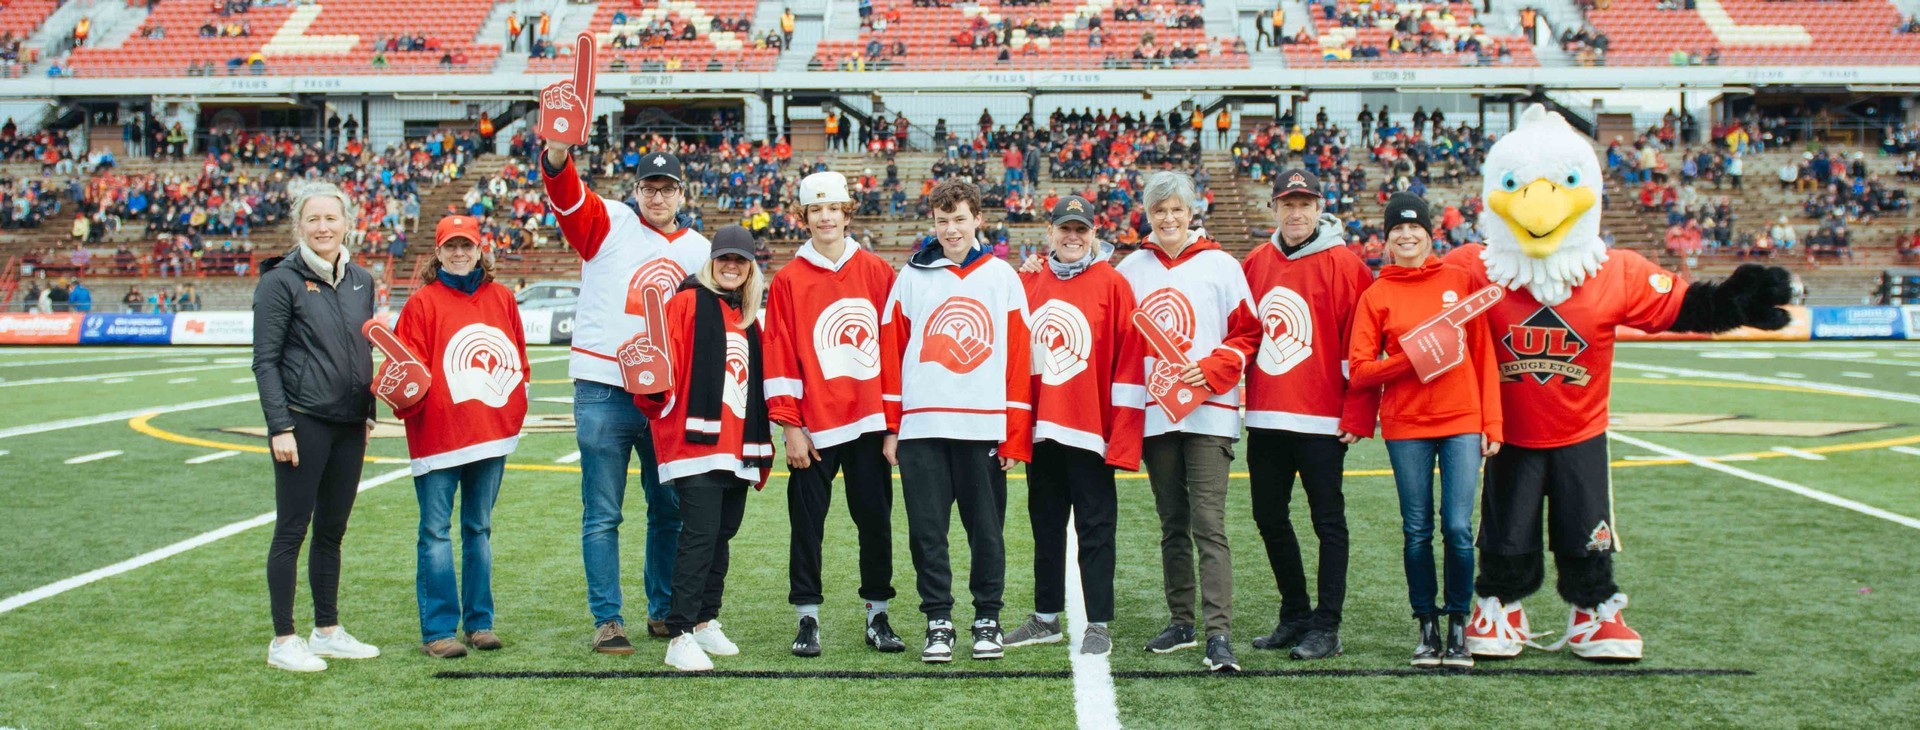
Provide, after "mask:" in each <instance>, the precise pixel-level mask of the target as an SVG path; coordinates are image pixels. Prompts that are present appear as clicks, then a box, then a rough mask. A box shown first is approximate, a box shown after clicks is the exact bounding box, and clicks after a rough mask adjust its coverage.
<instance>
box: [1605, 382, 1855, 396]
mask: <svg viewBox="0 0 1920 730" xmlns="http://www.w3.org/2000/svg"><path fill="white" fill-rule="evenodd" d="M1613 382H1616V383H1632V384H1634V385H1684V386H1687V387H1689V388H1738V389H1741V390H1773V391H1780V392H1783V393H1812V394H1814V395H1841V396H1846V397H1849V398H1872V397H1873V396H1871V395H1866V394H1862V393H1836V392H1834V391H1830V390H1820V389H1817V388H1808V387H1804V386H1799V385H1774V384H1771V383H1725V382H1721V381H1718V380H1654V379H1652V378H1614V379H1613Z"/></svg>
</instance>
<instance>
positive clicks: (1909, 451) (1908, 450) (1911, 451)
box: [0, 446, 1920, 456]
mask: <svg viewBox="0 0 1920 730" xmlns="http://www.w3.org/2000/svg"><path fill="white" fill-rule="evenodd" d="M1887 450H1888V451H1891V452H1893V453H1896V454H1906V455H1908V456H1920V449H1916V448H1914V447H1912V446H1889V447H1887ZM5 453H7V452H5V451H0V454H5Z"/></svg>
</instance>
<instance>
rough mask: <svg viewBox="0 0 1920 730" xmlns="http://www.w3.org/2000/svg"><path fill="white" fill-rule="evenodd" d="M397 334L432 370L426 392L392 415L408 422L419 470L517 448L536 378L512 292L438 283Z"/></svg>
mask: <svg viewBox="0 0 1920 730" xmlns="http://www.w3.org/2000/svg"><path fill="white" fill-rule="evenodd" d="M393 333H394V335H395V336H397V337H399V338H400V341H401V342H402V343H405V344H406V346H407V349H408V350H411V351H413V354H414V356H415V357H418V358H420V363H421V364H422V365H425V366H427V370H428V371H429V372H431V373H432V374H433V387H431V388H428V389H427V396H426V397H425V398H421V399H420V400H419V402H417V403H414V404H413V406H412V407H409V408H407V409H406V410H404V411H396V412H395V413H394V414H393V415H394V416H396V417H398V418H400V420H402V421H405V422H406V424H407V455H408V456H409V457H411V458H412V460H413V462H412V470H413V475H414V476H420V475H422V474H426V473H427V472H430V471H435V470H438V469H445V468H447V467H452V466H459V465H461V464H471V463H473V462H476V461H479V460H481V459H490V458H493V457H496V456H506V455H507V454H511V453H513V450H514V448H515V447H517V446H518V445H519V444H520V426H521V424H522V423H524V422H525V421H526V418H527V383H528V382H529V381H530V380H531V374H530V372H529V370H528V364H527V337H526V334H525V333H524V332H522V331H521V329H520V308H519V307H518V306H517V305H516V304H514V301H513V290H511V289H508V288H507V287H505V286H503V285H501V284H499V283H497V282H490V283H487V284H483V285H481V287H480V288H479V289H478V290H476V291H475V292H474V293H473V294H472V295H471V296H469V295H467V294H463V293H461V292H459V291H458V290H455V289H453V288H452V287H449V286H447V285H446V284H442V283H440V282H438V281H436V282H432V283H430V284H427V285H426V286H424V287H421V288H420V290H419V291H417V292H414V294H413V296H412V297H411V298H409V299H407V305H406V306H405V307H402V308H401V309H400V319H399V321H398V322H397V323H395V325H394V328H393Z"/></svg>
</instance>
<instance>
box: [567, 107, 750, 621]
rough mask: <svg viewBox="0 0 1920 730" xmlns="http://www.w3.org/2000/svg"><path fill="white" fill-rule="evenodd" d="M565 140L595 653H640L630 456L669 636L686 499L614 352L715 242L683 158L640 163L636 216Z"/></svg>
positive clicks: (658, 611) (571, 365)
mask: <svg viewBox="0 0 1920 730" xmlns="http://www.w3.org/2000/svg"><path fill="white" fill-rule="evenodd" d="M569 152H570V150H569V148H568V146H567V145H563V144H557V143H554V142H548V143H547V147H546V154H545V155H543V156H542V158H541V170H540V172H541V178H542V179H543V180H544V181H545V182H546V188H547V200H548V202H549V203H550V204H551V205H552V206H553V211H554V213H555V214H556V215H557V216H558V217H559V219H560V232H561V234H562V235H563V236H565V237H566V239H567V245H568V246H570V247H572V248H573V250H574V251H575V252H577V253H579V254H580V259H581V262H582V263H581V264H580V280H581V286H580V303H579V304H578V305H577V306H576V307H575V310H574V316H573V353H572V356H571V357H570V358H569V361H568V365H567V372H568V374H569V375H571V376H572V377H573V420H574V426H575V433H576V436H577V438H578V441H579V445H580V501H581V504H582V518H581V523H580V552H581V555H582V558H583V560H584V562H585V563H586V571H587V606H588V608H589V609H590V610H591V611H592V612H593V624H594V636H593V648H594V650H595V651H599V652H602V653H608V654H632V653H633V644H632V643H631V642H629V641H628V640H627V635H626V621H625V618H624V617H623V616H621V614H620V606H621V595H620V522H621V519H622V518H621V509H622V505H623V504H624V502H625V500H626V494H627V463H628V455H629V453H638V454H639V455H640V484H641V486H642V488H643V489H644V490H645V492H646V496H647V557H646V570H645V574H644V581H645V584H644V587H645V589H646V593H647V618H648V631H649V633H652V634H653V635H655V636H662V637H664V636H665V635H666V633H667V631H666V616H667V610H668V608H669V606H668V603H669V597H670V595H671V583H672V580H673V559H674V554H675V553H676V552H677V551H678V550H679V540H680V503H679V501H678V500H677V499H675V497H674V493H673V491H672V490H670V489H665V488H663V487H662V486H661V485H660V476H659V473H658V472H659V469H658V468H657V467H656V465H655V463H654V454H653V440H652V436H651V434H650V433H649V431H648V429H647V419H646V417H645V416H644V415H642V414H641V413H640V410H639V409H638V408H636V407H635V406H634V404H633V395H632V394H630V393H627V392H626V391H625V390H622V389H621V384H622V381H621V378H620V365H619V362H618V361H617V360H616V359H615V357H614V352H615V351H616V350H617V349H618V348H619V347H620V345H622V344H623V343H625V342H626V341H627V340H628V339H630V338H632V337H633V336H634V335H635V334H638V333H639V332H640V331H641V330H643V329H645V322H646V320H645V318H643V317H642V316H641V314H642V312H643V311H644V309H643V307H642V306H641V301H642V297H641V293H642V292H644V291H646V290H647V289H653V290H654V291H655V292H657V293H658V294H659V295H660V300H661V301H666V300H668V299H671V298H672V297H673V293H674V291H675V290H677V289H678V288H679V286H680V282H681V281H683V280H685V279H686V278H687V272H689V271H696V270H698V269H699V268H700V267H701V266H703V265H705V264H706V263H707V259H708V252H709V251H710V250H711V248H712V244H710V243H709V242H708V241H707V238H706V237H705V236H702V235H700V233H699V232H698V231H694V230H691V229H687V228H681V227H679V224H678V221H677V220H676V219H677V217H678V215H679V213H680V205H681V203H682V201H683V197H682V196H683V195H684V191H683V189H682V188H681V184H680V160H679V158H676V157H674V156H673V155H672V154H671V153H668V152H650V153H648V154H647V155H646V156H645V157H643V158H642V159H641V162H640V170H639V173H638V174H639V178H640V182H639V186H638V188H637V189H635V191H634V198H635V199H636V200H638V201H639V203H640V212H639V213H635V212H634V210H633V209H632V208H629V207H627V205H626V204H625V203H621V202H619V201H614V200H608V199H606V198H602V197H600V196H599V195H596V194H594V193H593V191H592V190H589V189H587V186H586V185H585V184H583V183H582V182H581V181H580V174H579V173H578V172H577V171H576V170H575V169H574V166H573V159H572V157H571V156H570V154H569Z"/></svg>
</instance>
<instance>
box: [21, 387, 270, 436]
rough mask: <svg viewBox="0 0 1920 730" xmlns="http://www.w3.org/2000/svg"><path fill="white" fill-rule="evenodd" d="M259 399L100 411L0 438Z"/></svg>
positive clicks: (249, 397) (33, 425) (237, 397)
mask: <svg viewBox="0 0 1920 730" xmlns="http://www.w3.org/2000/svg"><path fill="white" fill-rule="evenodd" d="M259 399H260V395H259V394H257V393H247V394H245V395H230V396H227V397H225V398H210V399H207V400H197V401H192V402H189V403H179V404H175V405H170V406H153V407H150V408H135V409H132V410H125V411H114V412H112V413H102V414H100V415H98V416H81V417H79V418H66V419H62V420H58V421H47V422H46V423H31V424H27V425H25V426H13V427H11V428H0V439H3V438H11V437H14V436H31V435H33V434H36V433H46V432H48V431H61V430H65V429H69V428H79V427H81V426H94V425H98V424H102V423H115V422H118V421H125V420H127V419H129V418H133V417H135V416H140V415H144V414H148V413H177V412H179V411H191V410H198V409H201V408H213V407H217V406H226V405H233V404H235V403H246V402H248V401H255V400H259Z"/></svg>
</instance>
